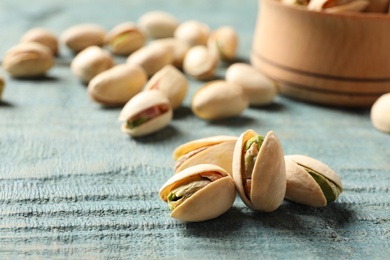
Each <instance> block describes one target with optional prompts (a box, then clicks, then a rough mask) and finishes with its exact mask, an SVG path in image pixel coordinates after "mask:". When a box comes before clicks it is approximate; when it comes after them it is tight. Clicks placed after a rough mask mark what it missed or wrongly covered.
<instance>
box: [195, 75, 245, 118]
mask: <svg viewBox="0 0 390 260" xmlns="http://www.w3.org/2000/svg"><path fill="white" fill-rule="evenodd" d="M248 105H249V100H248V97H247V96H246V95H245V93H244V90H243V89H242V87H241V86H239V85H236V84H233V83H228V82H226V81H223V80H215V81H211V82H208V83H206V84H205V85H203V86H202V87H201V88H199V89H198V90H197V91H196V92H195V94H194V96H193V98H192V102H191V109H192V112H193V113H194V114H195V115H196V116H197V117H199V118H202V119H206V120H216V119H222V118H228V117H234V116H238V115H239V114H241V113H242V112H243V111H244V110H245V109H246V108H247V107H248Z"/></svg>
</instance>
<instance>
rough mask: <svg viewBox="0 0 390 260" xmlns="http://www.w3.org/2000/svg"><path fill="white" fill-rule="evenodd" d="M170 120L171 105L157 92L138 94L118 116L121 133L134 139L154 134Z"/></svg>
mask: <svg viewBox="0 0 390 260" xmlns="http://www.w3.org/2000/svg"><path fill="white" fill-rule="evenodd" d="M171 119H172V107H171V104H170V103H169V100H168V98H167V97H166V96H165V95H164V94H163V93H162V92H161V91H158V90H150V91H143V92H140V93H138V94H137V95H135V96H134V97H133V98H132V99H130V100H129V101H128V102H127V103H126V105H125V106H124V107H123V109H122V111H121V113H120V115H119V121H121V122H122V131H123V132H124V133H127V134H129V135H131V136H134V137H137V136H142V135H148V134H151V133H154V132H156V131H158V130H160V129H162V128H164V127H165V126H167V125H168V124H169V122H170V121H171Z"/></svg>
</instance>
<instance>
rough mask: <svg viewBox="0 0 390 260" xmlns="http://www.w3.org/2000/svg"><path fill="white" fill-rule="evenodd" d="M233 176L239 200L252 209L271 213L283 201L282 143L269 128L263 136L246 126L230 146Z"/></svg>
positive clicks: (284, 175)
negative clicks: (247, 128) (233, 144)
mask: <svg viewBox="0 0 390 260" xmlns="http://www.w3.org/2000/svg"><path fill="white" fill-rule="evenodd" d="M232 167H233V178H234V182H235V184H236V188H237V191H238V194H239V195H240V197H241V199H242V201H243V202H244V203H245V205H247V206H248V207H250V208H251V209H253V210H259V211H264V212H271V211H274V210H276V209H277V208H278V207H279V206H280V205H281V204H282V202H283V199H284V195H285V192H286V168H285V162H284V157H283V149H282V145H281V144H280V142H279V139H278V138H277V137H276V135H275V134H274V133H273V132H272V131H270V132H268V133H267V135H266V136H265V138H264V137H263V136H261V135H258V134H257V133H256V132H255V131H253V130H251V129H249V130H247V131H245V132H244V133H242V134H241V136H240V137H239V138H238V140H237V142H236V145H235V147H234V154H233V166H232Z"/></svg>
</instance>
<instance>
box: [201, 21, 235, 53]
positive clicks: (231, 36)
mask: <svg viewBox="0 0 390 260" xmlns="http://www.w3.org/2000/svg"><path fill="white" fill-rule="evenodd" d="M207 45H208V47H209V48H210V49H211V50H213V51H215V52H216V53H217V54H218V56H219V58H220V59H221V60H223V61H232V60H234V59H235V58H236V52H237V48H238V35H237V32H236V30H234V28H233V27H230V26H223V27H220V28H218V29H217V30H215V31H214V32H212V33H211V35H210V37H209V39H208V42H207Z"/></svg>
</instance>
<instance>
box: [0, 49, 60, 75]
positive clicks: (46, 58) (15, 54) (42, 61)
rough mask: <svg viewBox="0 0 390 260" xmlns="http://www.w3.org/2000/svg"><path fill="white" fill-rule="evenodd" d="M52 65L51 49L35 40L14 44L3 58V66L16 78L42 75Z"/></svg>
mask: <svg viewBox="0 0 390 260" xmlns="http://www.w3.org/2000/svg"><path fill="white" fill-rule="evenodd" d="M53 65H54V58H53V54H52V52H51V50H50V49H49V48H48V47H46V46H45V45H42V44H40V43H37V42H23V43H20V44H18V45H16V46H14V47H13V48H11V49H10V50H9V51H8V52H7V53H6V54H5V56H4V60H3V68H4V69H5V70H6V71H7V72H8V73H9V74H10V75H11V76H12V77H17V78H22V77H37V76H42V75H44V74H45V73H46V72H47V71H48V70H49V69H50V68H51V67H52V66H53Z"/></svg>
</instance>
